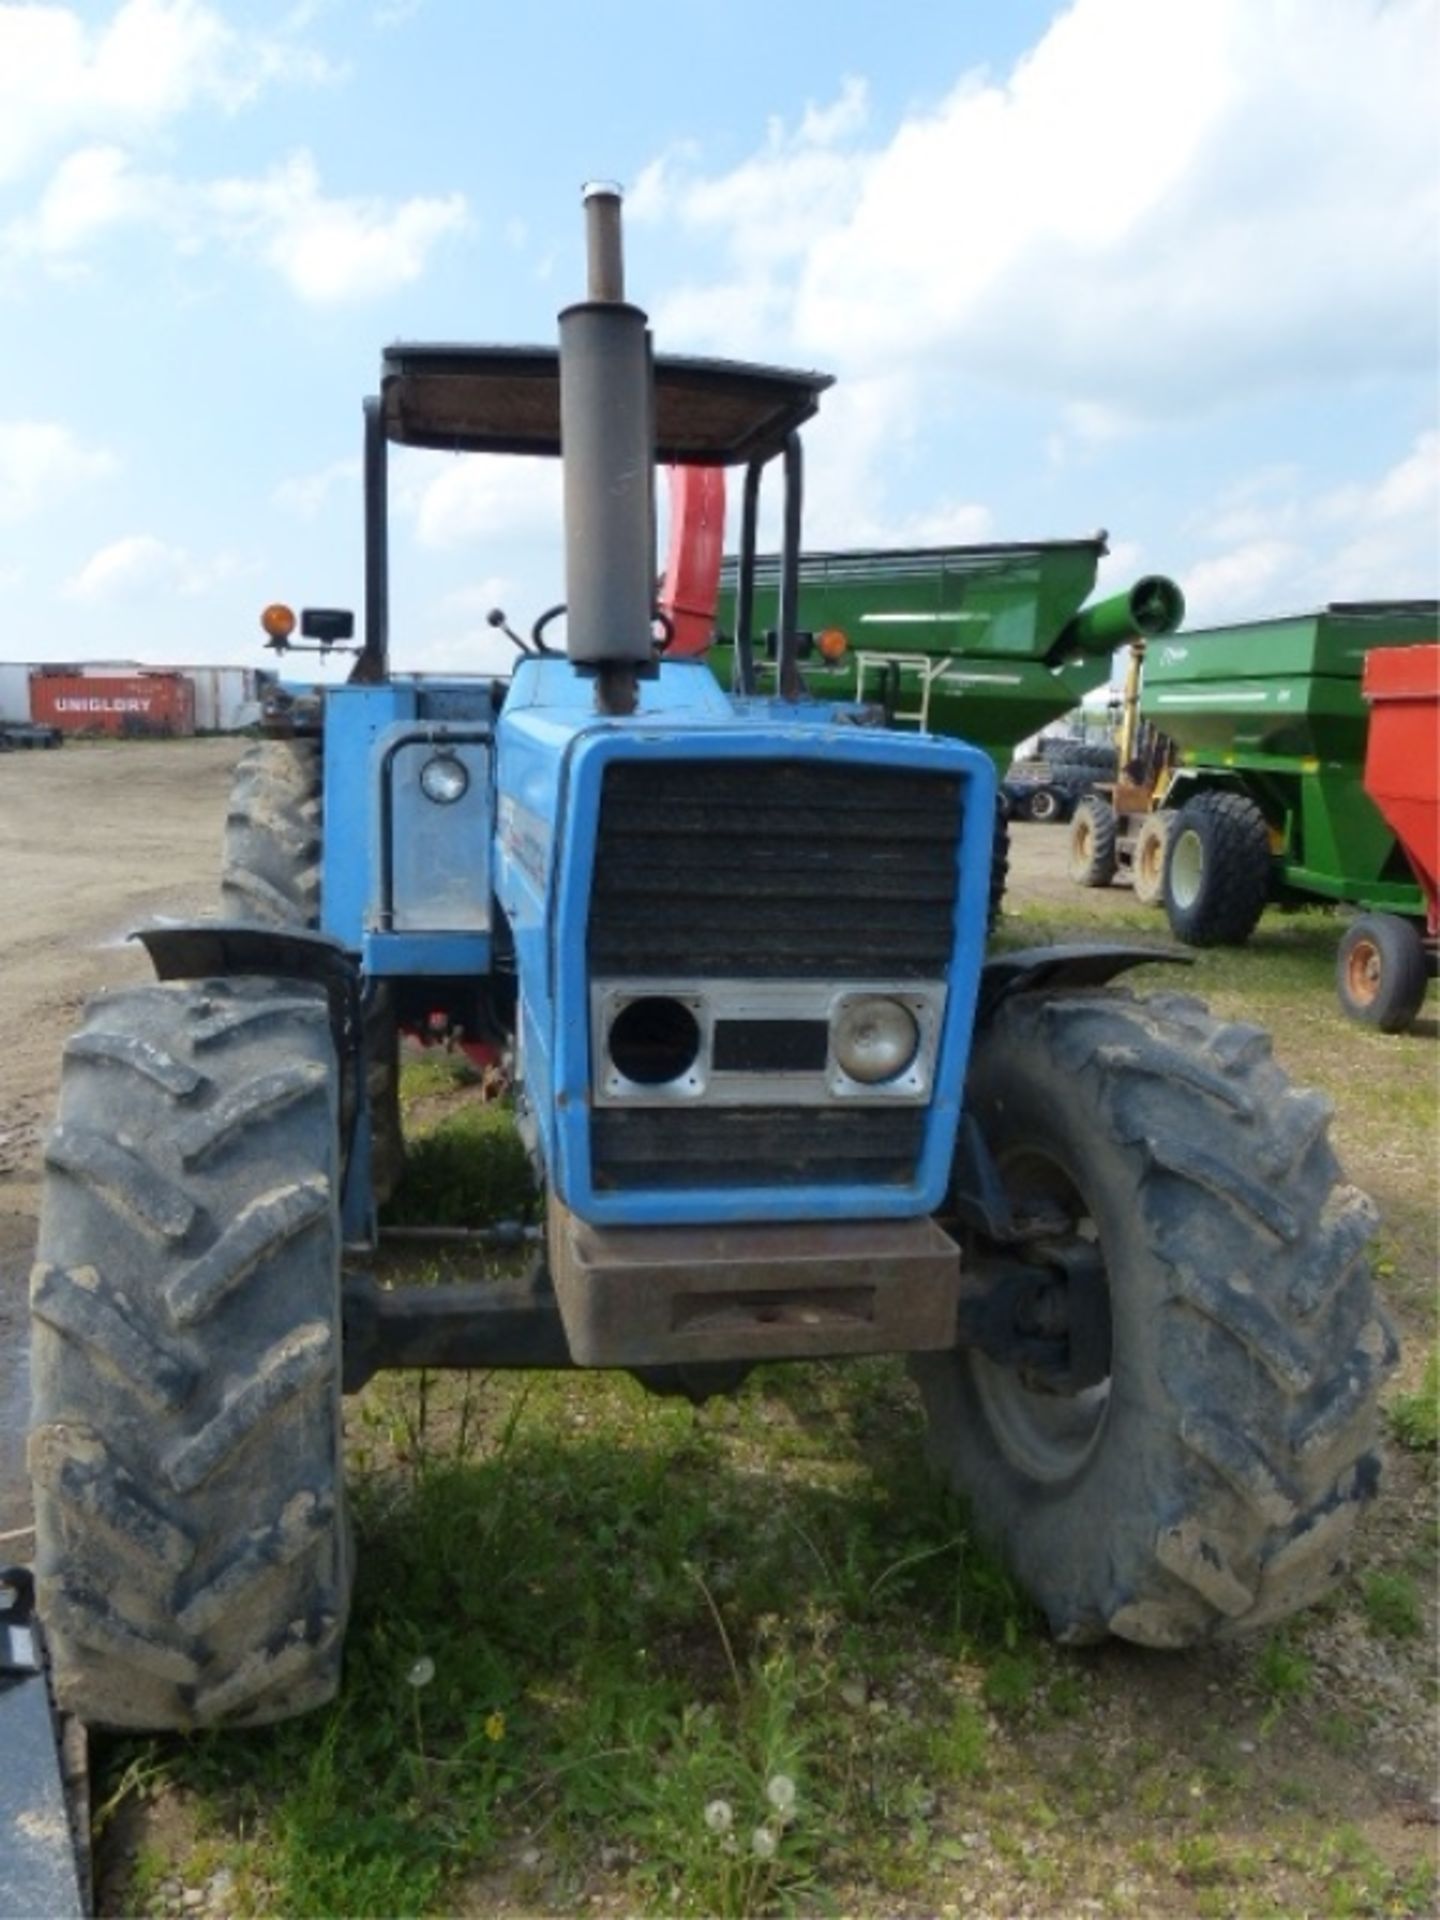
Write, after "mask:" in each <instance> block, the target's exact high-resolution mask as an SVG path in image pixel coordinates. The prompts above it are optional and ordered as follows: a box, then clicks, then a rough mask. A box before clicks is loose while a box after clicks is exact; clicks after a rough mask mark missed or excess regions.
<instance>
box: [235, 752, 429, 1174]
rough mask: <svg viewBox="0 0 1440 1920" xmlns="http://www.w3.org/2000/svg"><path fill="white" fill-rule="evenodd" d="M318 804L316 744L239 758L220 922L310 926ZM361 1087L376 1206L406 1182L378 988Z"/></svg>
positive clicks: (393, 1041) (316, 896)
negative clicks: (363, 1088)
mask: <svg viewBox="0 0 1440 1920" xmlns="http://www.w3.org/2000/svg"><path fill="white" fill-rule="evenodd" d="M323 796H324V788H323V782H322V774H321V758H320V742H319V741H318V740H257V741H255V742H253V743H252V744H251V745H250V746H248V747H247V748H246V749H245V751H244V753H243V754H241V756H240V760H239V763H238V764H237V766H236V768H235V780H234V785H233V786H232V788H231V793H230V809H229V812H228V813H227V814H226V816H225V852H224V860H223V864H222V866H221V871H220V905H221V910H222V912H224V913H225V914H227V915H230V916H232V917H233V918H234V919H236V920H258V921H261V922H262V923H263V924H264V925H266V926H275V927H318V926H319V924H320V850H321V809H322V807H323V804H324V798H323ZM365 1078H366V1092H367V1094H368V1096H369V1104H370V1168H371V1184H372V1186H373V1187H374V1189H375V1197H376V1199H377V1200H378V1201H380V1202H381V1203H382V1204H383V1203H384V1202H385V1201H386V1200H388V1199H389V1198H390V1196H391V1194H393V1193H394V1191H395V1189H396V1188H397V1187H398V1186H399V1184H400V1181H401V1178H402V1177H403V1175H404V1172H405V1137H404V1133H403V1130H402V1128H401V1123H400V1032H399V1028H398V1026H397V1024H396V1020H395V1003H394V999H393V997H392V995H391V992H390V989H389V988H388V987H387V986H383V985H381V986H376V987H373V988H372V989H371V991H370V993H369V995H368V997H367V1001H366V1007H365Z"/></svg>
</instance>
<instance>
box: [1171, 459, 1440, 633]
mask: <svg viewBox="0 0 1440 1920" xmlns="http://www.w3.org/2000/svg"><path fill="white" fill-rule="evenodd" d="M1201 528H1202V538H1207V539H1208V540H1209V541H1210V542H1211V543H1213V544H1215V545H1217V546H1218V547H1220V549H1221V551H1219V552H1216V553H1212V554H1209V555H1206V556H1205V557H1203V558H1202V559H1200V560H1199V561H1197V562H1196V564H1195V565H1194V566H1192V567H1191V568H1190V570H1189V571H1188V572H1187V573H1186V574H1185V575H1184V580H1183V584H1184V588H1185V598H1186V602H1187V606H1188V613H1187V624H1188V625H1191V626H1204V625H1211V624H1214V623H1215V622H1217V621H1220V620H1225V619H1230V618H1239V617H1243V616H1248V615H1257V616H1258V615H1260V614H1270V613H1274V612H1276V611H1281V612H1289V611H1292V610H1293V611H1300V610H1302V609H1304V608H1306V607H1311V606H1321V605H1324V604H1326V603H1328V602H1329V601H1332V600H1399V599H1411V598H1416V599H1419V598H1432V597H1434V596H1436V595H1437V593H1440V433H1437V432H1435V431H1433V430H1427V431H1425V432H1423V433H1421V434H1419V435H1418V436H1417V438H1416V440H1415V443H1414V445H1413V446H1412V447H1411V448H1410V450H1409V451H1408V452H1407V453H1406V454H1404V455H1403V456H1402V457H1401V458H1400V459H1399V460H1397V461H1396V462H1395V463H1394V465H1393V466H1391V467H1389V468H1388V469H1387V470H1386V471H1385V472H1384V473H1382V474H1381V475H1380V476H1379V478H1378V479H1376V480H1373V481H1372V482H1370V483H1369V484H1368V485H1367V484H1356V485H1353V486H1348V487H1344V488H1340V489H1329V490H1324V491H1318V492H1317V491H1315V490H1314V489H1311V490H1309V491H1307V490H1306V489H1305V487H1304V485H1303V483H1302V482H1301V479H1300V477H1299V476H1298V475H1297V474H1296V473H1295V472H1294V470H1293V469H1290V468H1278V469H1277V468H1271V469H1267V470H1265V471H1264V472H1263V473H1260V474H1256V475H1253V476H1251V478H1250V479H1249V480H1247V481H1245V482H1242V483H1241V485H1240V486H1239V487H1237V488H1232V489H1230V490H1229V491H1228V492H1227V494H1226V495H1225V496H1224V497H1223V498H1222V500H1221V501H1220V502H1219V503H1218V505H1217V509H1216V511H1215V513H1214V514H1213V515H1210V516H1207V517H1206V518H1205V519H1204V520H1202V522H1201Z"/></svg>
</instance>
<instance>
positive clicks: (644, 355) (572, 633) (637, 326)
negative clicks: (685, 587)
mask: <svg viewBox="0 0 1440 1920" xmlns="http://www.w3.org/2000/svg"><path fill="white" fill-rule="evenodd" d="M584 198H585V239H586V256H587V264H588V275H587V279H588V285H587V290H586V291H587V297H586V299H585V300H583V301H581V302H579V303H577V304H576V305H575V306H571V307H566V308H565V309H564V311H563V312H562V313H561V315H560V447H561V453H562V455H563V458H564V468H565V476H564V479H565V598H566V603H567V606H568V615H567V621H566V629H567V636H568V637H567V641H566V648H567V651H568V653H569V657H570V660H571V662H572V663H573V664H574V665H575V666H577V667H580V668H588V669H593V670H595V672H596V674H597V678H598V685H597V689H596V693H597V700H598V703H599V705H600V707H601V709H602V710H603V711H607V712H618V713H629V712H633V711H634V706H635V680H636V677H637V672H643V671H646V670H650V671H653V668H654V652H653V642H652V638H651V613H652V607H653V602H654V592H655V588H654V579H655V496H654V487H655V425H654V371H653V366H652V361H651V351H650V332H649V325H648V321H647V317H646V315H645V314H644V313H642V312H641V310H640V308H639V307H633V306H630V305H629V304H628V303H627V302H626V299H625V268H624V257H623V252H622V247H621V237H620V189H619V188H618V187H615V186H611V185H609V184H607V183H603V182H596V183H594V184H592V185H590V186H587V187H586V188H585V196H584Z"/></svg>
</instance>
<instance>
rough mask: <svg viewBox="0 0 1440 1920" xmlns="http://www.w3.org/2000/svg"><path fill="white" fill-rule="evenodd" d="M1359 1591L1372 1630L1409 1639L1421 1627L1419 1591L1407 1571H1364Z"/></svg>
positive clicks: (1423, 1620) (1387, 1636)
mask: <svg viewBox="0 0 1440 1920" xmlns="http://www.w3.org/2000/svg"><path fill="white" fill-rule="evenodd" d="M1360 1591H1361V1596H1362V1598H1363V1600H1364V1603H1365V1618H1366V1620H1367V1621H1368V1622H1369V1624H1370V1629H1371V1631H1372V1632H1374V1633H1378V1634H1383V1635H1384V1636H1385V1637H1386V1638H1387V1639H1391V1640H1413V1639H1414V1638H1415V1637H1416V1636H1417V1635H1418V1634H1419V1633H1420V1632H1421V1631H1422V1630H1423V1628H1424V1624H1425V1619H1424V1614H1423V1612H1422V1610H1421V1606H1420V1590H1419V1588H1418V1587H1417V1586H1416V1585H1415V1582H1414V1581H1413V1580H1412V1579H1411V1578H1410V1577H1409V1575H1408V1574H1404V1573H1371V1574H1367V1575H1366V1576H1365V1580H1364V1582H1363V1584H1362V1586H1361V1589H1360Z"/></svg>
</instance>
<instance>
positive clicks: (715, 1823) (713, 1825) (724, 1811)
mask: <svg viewBox="0 0 1440 1920" xmlns="http://www.w3.org/2000/svg"><path fill="white" fill-rule="evenodd" d="M734 1818H735V1816H734V1814H733V1813H732V1812H731V1810H730V1802H729V1801H728V1800H712V1801H711V1802H710V1803H709V1805H708V1806H707V1807H706V1809H705V1824H706V1826H707V1827H708V1828H709V1829H710V1831H711V1833H728V1832H729V1831H730V1823H731V1822H732V1821H733V1820H734Z"/></svg>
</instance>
